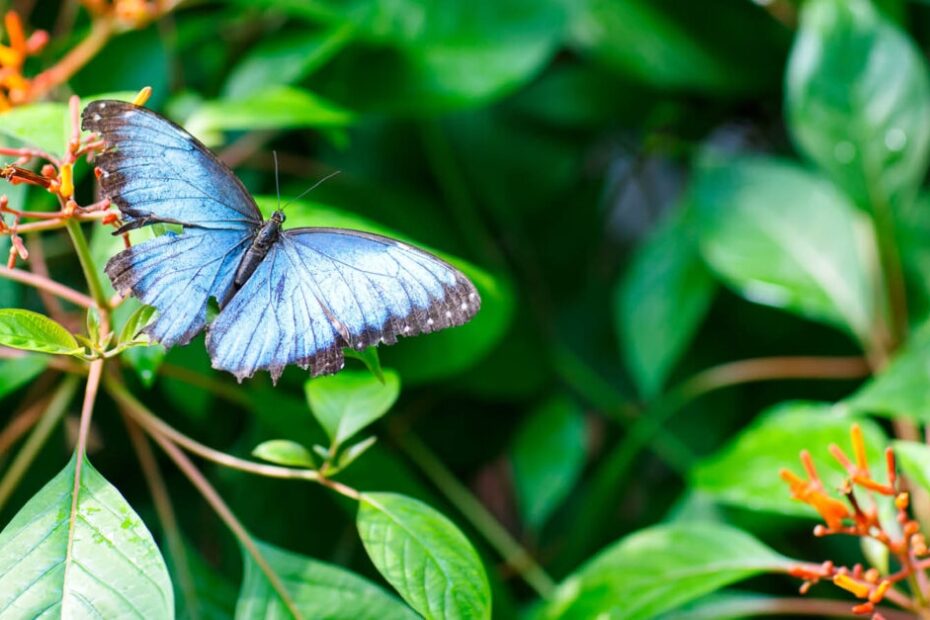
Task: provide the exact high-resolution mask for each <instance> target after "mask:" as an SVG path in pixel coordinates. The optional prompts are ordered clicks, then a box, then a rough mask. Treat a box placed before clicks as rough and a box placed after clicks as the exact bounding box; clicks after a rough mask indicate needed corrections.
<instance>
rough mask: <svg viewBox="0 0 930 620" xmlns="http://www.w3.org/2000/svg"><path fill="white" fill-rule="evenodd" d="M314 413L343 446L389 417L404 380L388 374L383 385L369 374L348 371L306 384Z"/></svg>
mask: <svg viewBox="0 0 930 620" xmlns="http://www.w3.org/2000/svg"><path fill="white" fill-rule="evenodd" d="M305 389H306V392H307V401H308V402H309V403H310V410H311V411H312V412H313V415H314V416H315V417H316V419H317V420H318V421H319V422H320V425H321V426H322V427H323V429H324V430H325V431H326V434H327V435H329V438H330V440H331V441H333V442H334V443H338V444H341V443H342V442H344V441H345V440H346V439H349V438H350V437H352V435H354V434H355V433H357V432H358V431H360V430H362V429H363V428H365V427H366V426H368V425H369V424H371V423H372V422H374V421H375V420H377V419H378V418H380V417H381V416H383V415H384V414H385V413H387V412H388V409H390V408H391V406H392V405H393V404H394V402H395V401H396V400H397V397H398V395H399V394H400V378H399V377H398V376H397V373H396V372H394V371H392V370H385V371H384V381H383V382H382V381H380V380H379V379H378V377H376V376H374V375H373V374H371V373H370V372H368V371H367V370H363V371H352V370H345V371H343V372H340V373H338V374H335V375H330V376H328V377H317V378H316V379H310V380H309V381H307V383H306V384H305Z"/></svg>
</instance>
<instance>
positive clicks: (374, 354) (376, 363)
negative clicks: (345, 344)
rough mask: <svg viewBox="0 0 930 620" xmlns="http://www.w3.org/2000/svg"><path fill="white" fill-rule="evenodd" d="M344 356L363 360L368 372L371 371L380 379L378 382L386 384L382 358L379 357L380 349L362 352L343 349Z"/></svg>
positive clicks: (363, 350)
mask: <svg viewBox="0 0 930 620" xmlns="http://www.w3.org/2000/svg"><path fill="white" fill-rule="evenodd" d="M343 354H344V355H345V356H346V357H351V358H354V359H357V360H361V361H362V363H364V364H365V366H367V367H368V370H370V371H371V374H373V375H374V376H376V377H378V381H380V382H381V383H384V370H383V369H382V368H381V358H380V357H378V347H365V348H364V349H362V350H361V351H359V350H358V349H353V348H346V349H343Z"/></svg>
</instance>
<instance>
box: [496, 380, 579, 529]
mask: <svg viewBox="0 0 930 620" xmlns="http://www.w3.org/2000/svg"><path fill="white" fill-rule="evenodd" d="M586 441H587V429H586V427H585V419H584V413H583V412H582V411H581V409H580V408H579V407H578V406H577V405H576V404H575V403H574V402H572V401H571V400H569V399H567V398H564V397H560V398H553V399H552V400H549V401H547V402H546V403H545V404H544V405H542V406H541V407H539V408H538V409H536V410H535V411H533V412H532V413H531V414H530V416H529V418H527V420H526V422H524V423H523V425H522V426H521V427H520V429H519V430H518V431H517V435H516V437H515V438H514V442H513V446H512V447H511V450H510V460H511V464H512V466H513V481H514V486H515V487H516V493H517V505H518V507H519V508H520V514H521V516H522V517H523V521H524V523H526V524H527V526H528V527H529V528H531V529H534V530H538V529H540V528H541V527H542V526H543V525H544V524H545V522H546V519H548V518H549V516H550V515H551V514H552V511H553V510H555V509H556V508H557V507H558V506H559V504H560V503H561V502H562V500H564V499H565V497H566V496H567V495H568V493H569V491H571V489H572V487H573V486H574V484H575V483H576V482H577V480H578V477H579V476H580V475H581V469H582V468H583V467H584V462H585V443H586Z"/></svg>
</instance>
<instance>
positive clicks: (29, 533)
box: [0, 456, 174, 619]
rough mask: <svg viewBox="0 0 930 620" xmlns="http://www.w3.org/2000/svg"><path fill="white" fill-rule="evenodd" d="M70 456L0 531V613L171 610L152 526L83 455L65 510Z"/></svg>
mask: <svg viewBox="0 0 930 620" xmlns="http://www.w3.org/2000/svg"><path fill="white" fill-rule="evenodd" d="M76 463H77V457H76V456H75V457H74V458H72V459H71V462H70V463H69V464H68V466H67V467H65V468H64V469H63V470H62V471H61V473H59V474H58V475H57V476H55V477H54V478H53V479H52V480H51V481H50V482H49V483H48V484H46V485H45V486H44V487H43V488H42V489H41V490H40V491H39V492H38V493H36V494H35V495H34V496H33V497H32V499H30V500H29V502H28V503H27V504H26V505H25V506H23V508H22V509H21V510H20V511H19V512H18V513H17V514H16V516H15V517H13V520H12V521H10V523H9V524H8V525H7V526H6V528H5V529H4V530H3V532H0V615H3V616H4V617H7V616H8V615H9V616H10V617H16V618H38V617H41V616H44V615H45V614H48V615H49V616H51V615H54V616H55V617H62V618H78V617H81V618H83V617H87V618H127V617H133V618H167V619H170V618H174V594H173V592H172V589H171V580H170V579H169V577H168V570H167V568H166V567H165V562H164V560H163V559H162V556H161V554H160V553H159V551H158V547H157V546H156V545H155V541H154V540H152V535H151V533H149V531H148V529H146V527H145V524H144V523H142V520H141V519H140V518H139V516H138V515H137V514H136V513H135V512H134V511H133V509H132V507H130V506H129V504H128V503H126V500H125V499H123V496H122V495H120V493H119V491H117V490H116V488H115V487H114V486H112V485H111V484H110V483H109V482H107V481H106V480H105V479H104V478H103V476H101V475H100V474H99V473H98V472H97V470H96V469H94V467H93V466H92V465H91V464H90V462H89V461H87V460H85V461H84V463H83V466H82V467H81V476H80V486H79V487H78V489H79V494H78V497H77V503H76V508H77V511H76V513H75V514H74V515H72V514H71V508H72V498H73V492H74V487H75V484H74V483H75V480H74V478H75V466H76ZM13 610H15V612H14V611H13ZM11 614H12V615H11Z"/></svg>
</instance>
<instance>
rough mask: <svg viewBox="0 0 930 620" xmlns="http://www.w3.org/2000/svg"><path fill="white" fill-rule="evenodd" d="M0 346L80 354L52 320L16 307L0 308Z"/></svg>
mask: <svg viewBox="0 0 930 620" xmlns="http://www.w3.org/2000/svg"><path fill="white" fill-rule="evenodd" d="M0 344H2V345H4V346H7V347H13V348H14V349H23V350H26V351H39V352H41V353H54V354H57V355H72V354H74V353H77V352H80V351H81V348H80V346H79V345H78V342H77V340H75V339H74V336H72V335H71V332H69V331H68V330H67V329H65V328H64V327H62V326H61V325H59V324H58V323H56V322H55V321H53V320H52V319H50V318H48V317H46V316H45V315H43V314H39V313H38V312H32V311H31V310H19V309H16V308H2V309H0Z"/></svg>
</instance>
